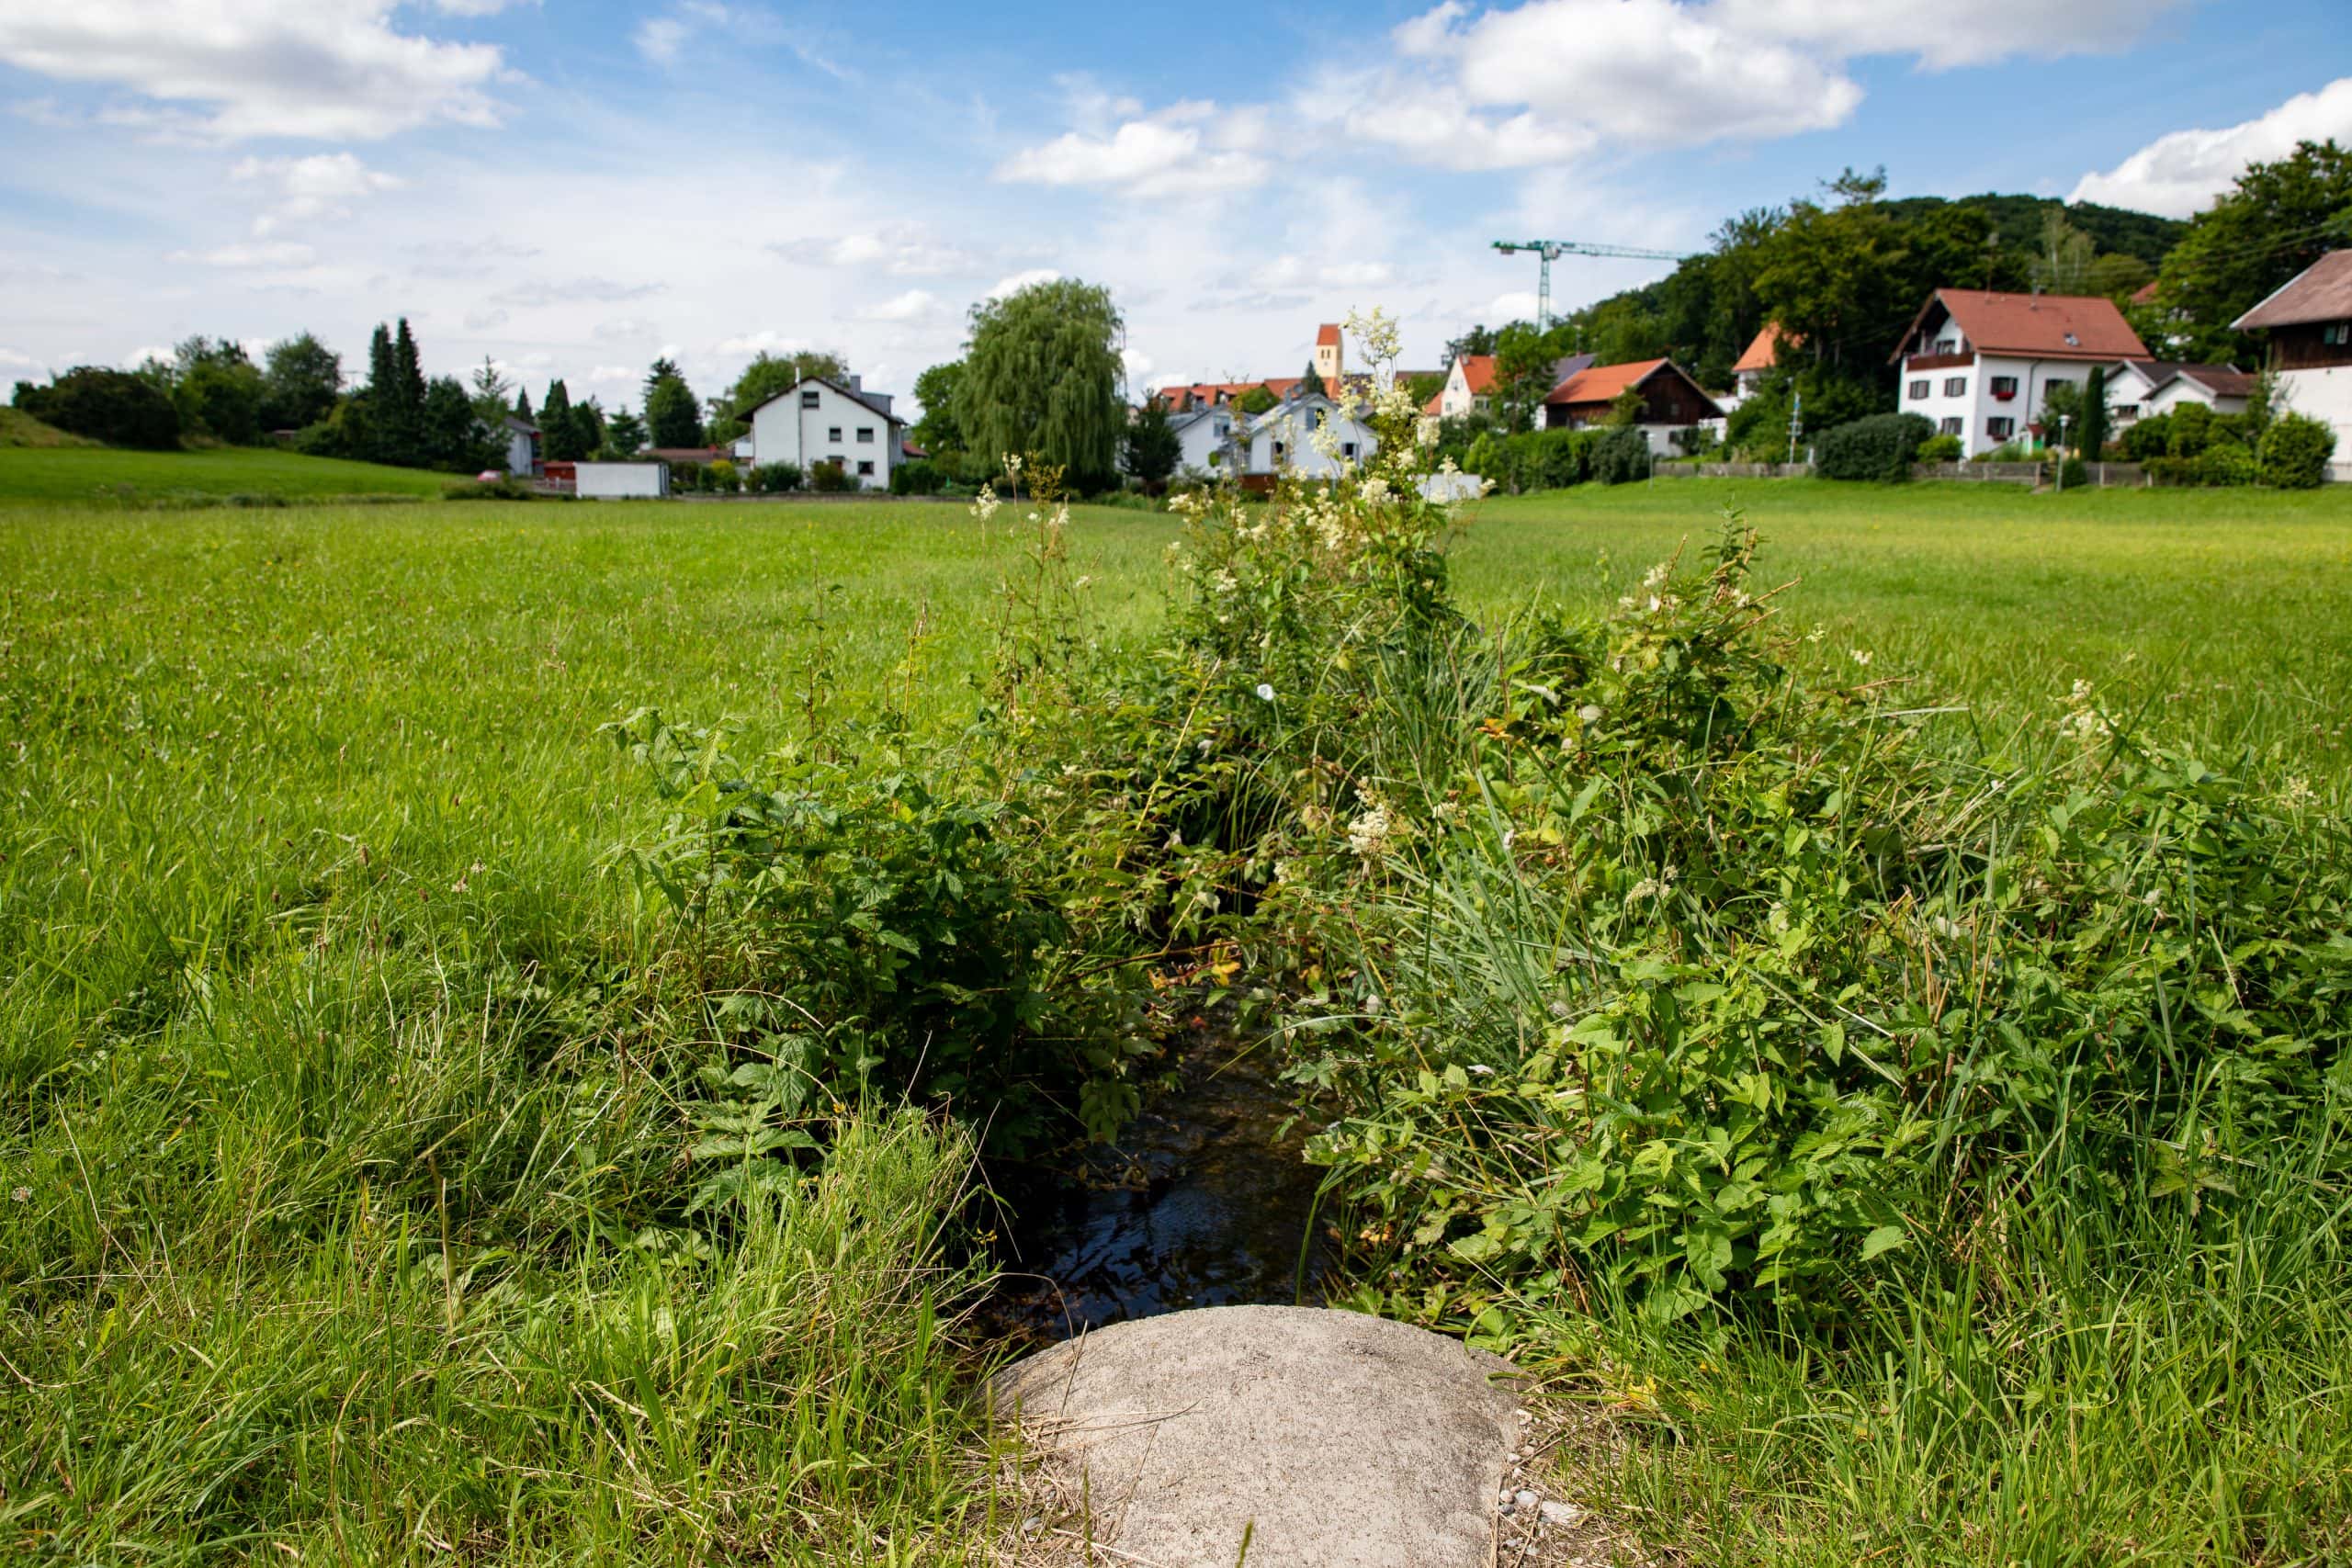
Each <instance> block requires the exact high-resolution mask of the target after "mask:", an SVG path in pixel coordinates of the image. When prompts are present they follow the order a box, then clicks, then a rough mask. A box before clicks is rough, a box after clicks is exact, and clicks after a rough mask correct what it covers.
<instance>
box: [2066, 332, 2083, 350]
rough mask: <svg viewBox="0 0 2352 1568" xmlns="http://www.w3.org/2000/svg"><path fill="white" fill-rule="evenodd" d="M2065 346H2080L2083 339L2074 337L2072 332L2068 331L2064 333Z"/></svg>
mask: <svg viewBox="0 0 2352 1568" xmlns="http://www.w3.org/2000/svg"><path fill="white" fill-rule="evenodd" d="M2066 346H2067V347H2068V348H2080V347H2082V346H2083V340H2082V339H2080V338H2078V337H2076V336H2075V334H2074V333H2067V334H2066Z"/></svg>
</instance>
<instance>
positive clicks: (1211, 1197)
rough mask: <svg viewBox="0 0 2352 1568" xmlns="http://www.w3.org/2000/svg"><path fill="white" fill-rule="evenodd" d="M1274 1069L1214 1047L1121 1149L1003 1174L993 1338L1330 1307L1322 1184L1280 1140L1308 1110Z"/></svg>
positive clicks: (1202, 1052) (1193, 1056)
mask: <svg viewBox="0 0 2352 1568" xmlns="http://www.w3.org/2000/svg"><path fill="white" fill-rule="evenodd" d="M1271 1055H1272V1053H1270V1052H1269V1051H1267V1050H1265V1049H1263V1048H1261V1049H1257V1050H1248V1049H1246V1048H1245V1047H1244V1046H1243V1045H1242V1044H1241V1043H1238V1042H1237V1041H1235V1040H1233V1039H1232V1038H1231V1037H1229V1036H1210V1037H1204V1038H1202V1039H1200V1040H1198V1041H1196V1042H1195V1043H1193V1044H1192V1045H1190V1046H1189V1047H1187V1048H1186V1049H1185V1051H1184V1053H1183V1055H1182V1057H1181V1058H1180V1059H1179V1062H1178V1070H1179V1073H1180V1075H1181V1082H1180V1083H1179V1085H1178V1087H1176V1088H1175V1089H1170V1090H1168V1091H1166V1092H1163V1093H1160V1094H1159V1095H1155V1096H1153V1097H1152V1098H1151V1099H1150V1100H1148V1102H1147V1104H1146V1106H1145V1109H1144V1112H1143V1114H1142V1115H1141V1116H1139V1117H1137V1118H1136V1121H1135V1122H1134V1123H1133V1124H1131V1125H1130V1126H1129V1127H1128V1128H1127V1129H1126V1130H1125V1132H1124V1133H1122V1134H1120V1137H1119V1140H1118V1142H1117V1143H1116V1144H1115V1145H1111V1146H1109V1147H1103V1146H1097V1147H1095V1148H1092V1149H1090V1150H1087V1151H1085V1152H1084V1153H1083V1154H1082V1155H1080V1156H1073V1157H1072V1158H1070V1159H1068V1160H1065V1161H1060V1162H1055V1163H1052V1164H1039V1165H1029V1166H1022V1167H1015V1168H1009V1169H1002V1170H1000V1171H998V1172H996V1173H995V1178H994V1186H995V1190H996V1191H997V1193H998V1195H999V1196H1000V1197H1001V1199H1002V1200H1003V1201H1004V1203H1005V1205H1006V1208H1007V1209H1008V1211H1009V1215H1008V1224H1007V1234H1006V1235H1005V1236H1004V1239H1003V1240H1002V1242H1001V1243H1000V1245H999V1249H998V1258H999V1262H1000V1264H1001V1268H1002V1269H1003V1272H1004V1280H1003V1282H1002V1284H1001V1287H1000V1289H999V1291H998V1292H997V1295H996V1298H995V1300H994V1301H993V1302H992V1303H990V1305H989V1308H988V1309H987V1310H986V1311H985V1312H984V1314H983V1316H984V1317H985V1318H986V1319H988V1320H989V1321H990V1325H991V1326H993V1327H995V1328H996V1329H997V1330H998V1332H1000V1333H1001V1334H1002V1335H1003V1336H1005V1337H1009V1338H1016V1339H1034V1340H1037V1341H1041V1342H1050V1341H1053V1340H1058V1339H1064V1338H1067V1337H1069V1336H1071V1335H1074V1334H1078V1333H1080V1332H1082V1331H1084V1330H1086V1329H1090V1328H1099V1327H1102V1326H1103V1325H1105V1324H1111V1323H1118V1322H1121V1321H1123V1320H1125V1319H1126V1318H1131V1317H1149V1316H1152V1315H1154V1314H1158V1313H1164V1312H1176V1311H1180V1310H1182V1309H1183V1308H1186V1307H1204V1306H1232V1305H1242V1304H1252V1303H1272V1304H1276V1305H1283V1306H1287V1305H1290V1304H1292V1303H1301V1304H1305V1305H1315V1304H1317V1303H1319V1302H1320V1301H1321V1299H1322V1295H1321V1292H1322V1289H1323V1287H1324V1285H1325V1284H1326V1282H1327V1280H1328V1278H1329V1251H1330V1249H1329V1247H1328V1246H1327V1234H1326V1233H1327V1231H1328V1225H1329V1213H1325V1214H1323V1215H1321V1216H1319V1217H1318V1216H1317V1215H1316V1213H1315V1207H1316V1205H1315V1190H1316V1186H1317V1182H1318V1181H1319V1180H1320V1179H1321V1178H1322V1175H1323V1172H1322V1171H1321V1170H1320V1169H1319V1168H1317V1167H1314V1166H1310V1165H1308V1164H1307V1163H1306V1161H1305V1160H1304V1159H1303V1158H1301V1157H1300V1152H1299V1151H1300V1146H1301V1145H1302V1144H1303V1142H1304V1138H1303V1136H1302V1134H1301V1132H1300V1131H1299V1130H1297V1129H1294V1130H1293V1131H1292V1132H1291V1133H1290V1134H1287V1135H1283V1134H1282V1132H1281V1128H1282V1126H1283V1122H1285V1121H1286V1120H1288V1119H1289V1117H1290V1116H1291V1114H1292V1112H1293V1110H1294V1101H1293V1099H1292V1091H1291V1090H1290V1089H1288V1088H1287V1087H1285V1086H1284V1085H1283V1084H1281V1083H1278V1082H1276V1081H1275V1079H1274V1077H1273V1067H1272V1062H1271V1060H1270V1057H1271ZM1310 1223H1311V1224H1312V1225H1313V1234H1310V1233H1309V1226H1310Z"/></svg>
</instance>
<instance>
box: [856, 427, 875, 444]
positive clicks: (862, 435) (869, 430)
mask: <svg viewBox="0 0 2352 1568" xmlns="http://www.w3.org/2000/svg"><path fill="white" fill-rule="evenodd" d="M857 438H858V439H859V440H860V441H863V442H865V444H866V445H867V446H873V445H874V427H873V426H872V425H870V424H861V425H859V426H858V427H857Z"/></svg>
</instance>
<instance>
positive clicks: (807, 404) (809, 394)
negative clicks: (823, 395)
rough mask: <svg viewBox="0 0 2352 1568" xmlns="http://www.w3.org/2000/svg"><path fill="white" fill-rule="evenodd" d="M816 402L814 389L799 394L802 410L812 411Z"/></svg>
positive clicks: (816, 397) (815, 390) (817, 400)
mask: <svg viewBox="0 0 2352 1568" xmlns="http://www.w3.org/2000/svg"><path fill="white" fill-rule="evenodd" d="M818 402H819V399H818V396H817V389H816V388H814V387H811V388H809V389H808V390H807V391H805V392H803V393H801V394H800V406H801V407H802V408H804V409H813V408H815V407H816V406H817V405H818Z"/></svg>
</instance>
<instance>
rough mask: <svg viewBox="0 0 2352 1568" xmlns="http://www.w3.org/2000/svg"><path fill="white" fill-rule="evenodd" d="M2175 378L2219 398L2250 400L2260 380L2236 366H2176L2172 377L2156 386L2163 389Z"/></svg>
mask: <svg viewBox="0 0 2352 1568" xmlns="http://www.w3.org/2000/svg"><path fill="white" fill-rule="evenodd" d="M2175 377H2177V378H2180V379H2181V380H2184V381H2194V382H2196V383H2197V384H2198V385H2199V386H2200V387H2202V388H2204V389H2206V390H2207V391H2209V392H2211V393H2212V394H2213V395H2214V396H2215V397H2217V398H2250V397H2252V396H2254V384H2255V382H2256V380H2258V379H2259V378H2258V377H2256V375H2255V374H2254V373H2253V372H2252V371H2250V370H2241V369H2239V368H2238V367H2236V366H2234V365H2176V366H2174V367H2172V375H2171V376H2167V377H2165V378H2164V380H2161V381H2158V382H2157V383H2156V385H2157V386H2160V387H2161V386H2163V385H2164V383H2165V381H2169V380H2172V379H2173V378H2175Z"/></svg>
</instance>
